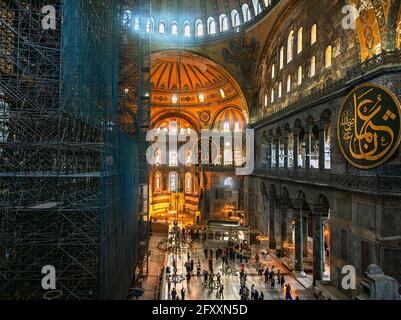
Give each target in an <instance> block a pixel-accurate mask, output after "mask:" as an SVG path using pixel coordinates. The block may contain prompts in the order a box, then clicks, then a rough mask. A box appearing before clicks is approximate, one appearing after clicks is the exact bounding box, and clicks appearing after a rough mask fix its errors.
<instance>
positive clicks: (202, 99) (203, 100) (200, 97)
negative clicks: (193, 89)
mask: <svg viewBox="0 0 401 320" xmlns="http://www.w3.org/2000/svg"><path fill="white" fill-rule="evenodd" d="M198 98H199V102H200V103H203V102H205V95H204V94H203V93H199V96H198Z"/></svg>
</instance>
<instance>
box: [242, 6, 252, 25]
mask: <svg viewBox="0 0 401 320" xmlns="http://www.w3.org/2000/svg"><path fill="white" fill-rule="evenodd" d="M242 14H243V16H244V22H248V21H249V20H251V11H250V10H249V6H248V5H247V4H246V3H244V4H243V5H242Z"/></svg>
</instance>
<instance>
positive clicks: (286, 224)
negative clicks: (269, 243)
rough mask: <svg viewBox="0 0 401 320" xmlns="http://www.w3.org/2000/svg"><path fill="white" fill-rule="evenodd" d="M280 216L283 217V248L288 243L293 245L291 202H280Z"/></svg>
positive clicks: (286, 200) (284, 200)
mask: <svg viewBox="0 0 401 320" xmlns="http://www.w3.org/2000/svg"><path fill="white" fill-rule="evenodd" d="M280 215H281V247H282V248H283V244H284V243H285V242H286V243H288V244H291V243H292V233H291V223H292V210H291V208H290V207H289V200H288V199H283V200H282V201H281V202H280Z"/></svg>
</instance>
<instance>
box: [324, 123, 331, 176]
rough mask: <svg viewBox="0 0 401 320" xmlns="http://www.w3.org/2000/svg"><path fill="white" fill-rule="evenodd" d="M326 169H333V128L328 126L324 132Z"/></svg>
mask: <svg viewBox="0 0 401 320" xmlns="http://www.w3.org/2000/svg"><path fill="white" fill-rule="evenodd" d="M324 168H325V169H330V168H331V126H330V124H327V125H326V127H325V131H324Z"/></svg>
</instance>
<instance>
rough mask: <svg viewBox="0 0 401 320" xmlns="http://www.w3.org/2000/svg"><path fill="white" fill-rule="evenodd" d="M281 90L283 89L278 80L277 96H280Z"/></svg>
mask: <svg viewBox="0 0 401 320" xmlns="http://www.w3.org/2000/svg"><path fill="white" fill-rule="evenodd" d="M282 91H283V84H282V83H281V82H279V84H278V98H281V95H282Z"/></svg>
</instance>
